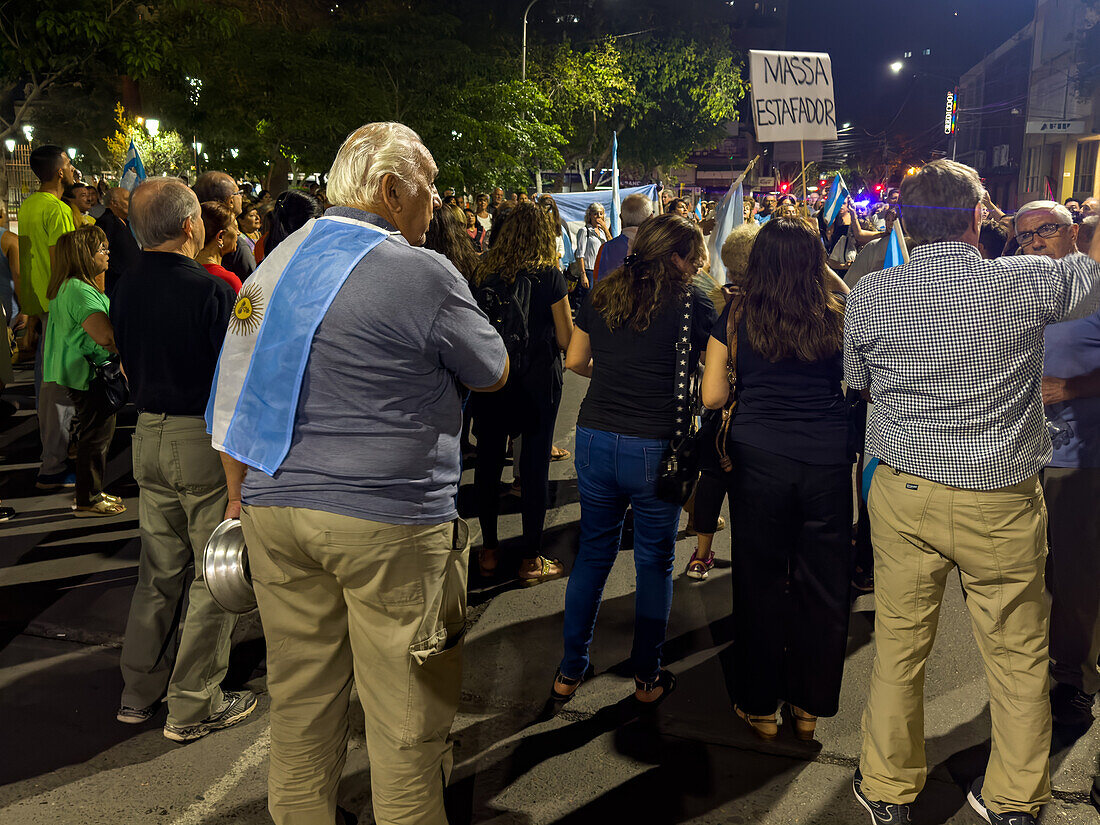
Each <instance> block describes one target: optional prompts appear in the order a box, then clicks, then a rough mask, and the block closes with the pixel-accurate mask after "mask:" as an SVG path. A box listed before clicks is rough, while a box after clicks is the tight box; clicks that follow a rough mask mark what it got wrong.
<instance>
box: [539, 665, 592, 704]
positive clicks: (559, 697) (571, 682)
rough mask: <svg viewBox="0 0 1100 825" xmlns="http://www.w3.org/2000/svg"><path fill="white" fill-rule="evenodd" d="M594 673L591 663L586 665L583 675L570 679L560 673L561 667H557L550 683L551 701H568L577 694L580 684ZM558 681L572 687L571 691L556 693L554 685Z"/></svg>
mask: <svg viewBox="0 0 1100 825" xmlns="http://www.w3.org/2000/svg"><path fill="white" fill-rule="evenodd" d="M595 675H596V668H594V667H592V665H591V664H589V665H588V669H587V670H586V671H585V672H584V675H582V676H581V678H579V679H570V678H569V677H568V676H562V675H561V668H560V667H559V668H558V672H557V673H555V674H554V682H553V684H552V685H550V698H551V699H552V700H553V701H555V702H557V703H558V704H560V705H564V704H565V703H566V702H568V701H569V700H570V699H572V698H573V697H574V696H576V695H577V689H578V688H579V687H580V686H581V684H583V683H584V682H587V681H588V680H589V679H591V678H592V677H593V676H595ZM558 682H561V683H562V684H563V685H565V686H566V687H571V688H573V690H572V692H571V693H558V692H557V691H556V690H554V687H555V686H556V685H557V684H558Z"/></svg>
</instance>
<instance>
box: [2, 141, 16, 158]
mask: <svg viewBox="0 0 1100 825" xmlns="http://www.w3.org/2000/svg"><path fill="white" fill-rule="evenodd" d="M4 146H5V147H7V150H8V154H9V155H10V154H11V153H12V152H14V151H15V138H8V139H7V140H5V141H4Z"/></svg>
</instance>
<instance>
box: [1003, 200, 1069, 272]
mask: <svg viewBox="0 0 1100 825" xmlns="http://www.w3.org/2000/svg"><path fill="white" fill-rule="evenodd" d="M1014 225H1015V231H1016V243H1017V244H1019V246H1020V249H1021V250H1022V253H1023V254H1026V255H1044V256H1046V257H1048V258H1054V259H1055V260H1057V259H1059V258H1064V257H1066V255H1069V254H1070V253H1071V252H1076V251H1077V225H1076V224H1075V223H1074V222H1073V215H1072V214H1070V211H1069V210H1068V209H1067V208H1066V207H1064V206H1063V205H1062V204H1060V203H1057V202H1055V201H1031V202H1030V203H1025V204H1024V205H1023V206H1021V207H1020V208H1019V209H1018V210H1016V215H1015V224H1014Z"/></svg>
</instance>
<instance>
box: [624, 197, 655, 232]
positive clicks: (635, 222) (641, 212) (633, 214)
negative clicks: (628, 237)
mask: <svg viewBox="0 0 1100 825" xmlns="http://www.w3.org/2000/svg"><path fill="white" fill-rule="evenodd" d="M652 217H653V201H651V200H650V199H649V198H648V197H647V196H645V195H643V194H641V193H640V192H635V193H634V194H633V195H627V196H626V197H625V198H623V213H622V216H621V220H622V224H623V226H641V225H642V224H643V223H644V222H645V221H646V220H647V219H648V218H652Z"/></svg>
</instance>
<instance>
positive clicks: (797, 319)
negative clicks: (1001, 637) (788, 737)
mask: <svg viewBox="0 0 1100 825" xmlns="http://www.w3.org/2000/svg"><path fill="white" fill-rule="evenodd" d="M741 287H742V294H741V296H740V297H739V298H736V297H735V298H733V299H731V300H730V302H729V303H728V304H727V305H726V309H725V311H724V312H723V313H722V317H721V318H720V319H719V321H718V323H717V324H716V325H715V327H714V332H713V334H712V337H711V339H710V342H709V343H708V345H707V362H706V370H705V372H704V374H703V386H702V395H703V404H704V405H705V406H707V407H708V408H710V409H720V408H722V407H724V406H725V405H726V403H727V401H728V399H729V396H730V393H731V392H732V393H735V398H736V401H737V404H736V407H734V409H733V413H732V418H731V420H730V424H729V429H728V437H727V438H726V441H725V443H724V444H723V445H722V446H723V448H724V449H725V450H726V451H727V452H728V454H729V457H730V459H731V460H732V469H731V471H730V472H729V473H727V474H726V475H727V484H728V492H729V497H730V517H731V518H730V520H731V522H732V525H733V526H732V530H731V533H732V541H733V576H732V577H731V578H732V581H733V619H734V628H735V629H734V643H733V653H734V663H735V664H734V673H735V684H734V698H735V702H736V705H737V713H738V715H739V716H741V718H742V719H744V720H745V721H746V722H748V724H749V725H750V726H751V727H752V729H753V730H754V731H755V732H756V734H757V735H758V736H759V737H761V738H763V739H774V738H775V737H776V735H777V734H778V720H777V718H776V709H777V707H778V705H779V703H780V702H786V703H787V708H786V709H785V711H784V718H785V720H786V721H787V722H788V723H789V724H791V726H792V727H793V728H794V731H795V735H796V736H798V737H799V738H802V739H812V738H813V736H814V729H815V727H816V724H817V717H818V716H832V715H834V714H835V713H836V712H837V708H838V703H839V700H840V681H841V676H842V675H843V672H844V653H845V649H846V646H847V638H848V615H849V602H848V586H849V576H850V573H851V569H852V542H851V525H852V461H853V458H854V455H853V445H852V444H851V443H850V439H849V426H848V404H847V402H846V401H845V399H844V393H843V390H842V387H841V379H842V377H843V372H844V370H843V366H842V348H843V345H842V336H843V330H844V306H843V304H842V302H841V298H842V297H843V296H839V297H838V293H834V292H833V291H832V290H833V289H835V288H836V287H835V279H833V278H832V277H831V276H830V273H829V270H828V267H827V266H826V263H825V250H824V248H823V247H822V245H821V241H820V240H819V239H818V236H817V233H816V232H815V231H814V228H813V226H812V225H811V224H810V223H809V221H806V220H802V219H800V218H786V217H782V216H777V217H774V218H772V220H770V221H768V222H767V223H766V224H765V225H764V226H763V227H762V228H761V229H760V232H759V233H758V234H757V236H756V240H755V241H754V242H753V247H752V252H751V253H750V255H749V262H748V273H747V275H746V277H745V279H744V281H743V282H742V285H741ZM731 315H732V318H733V320H732V322H731V321H730V318H731ZM731 345H732V346H733V347H734V350H733V355H734V361H735V363H734V370H733V371H732V372H733V376H734V380H735V382H736V385H735V386H734V387H731V386H730V370H729V363H728V362H729V360H730V346H731Z"/></svg>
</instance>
